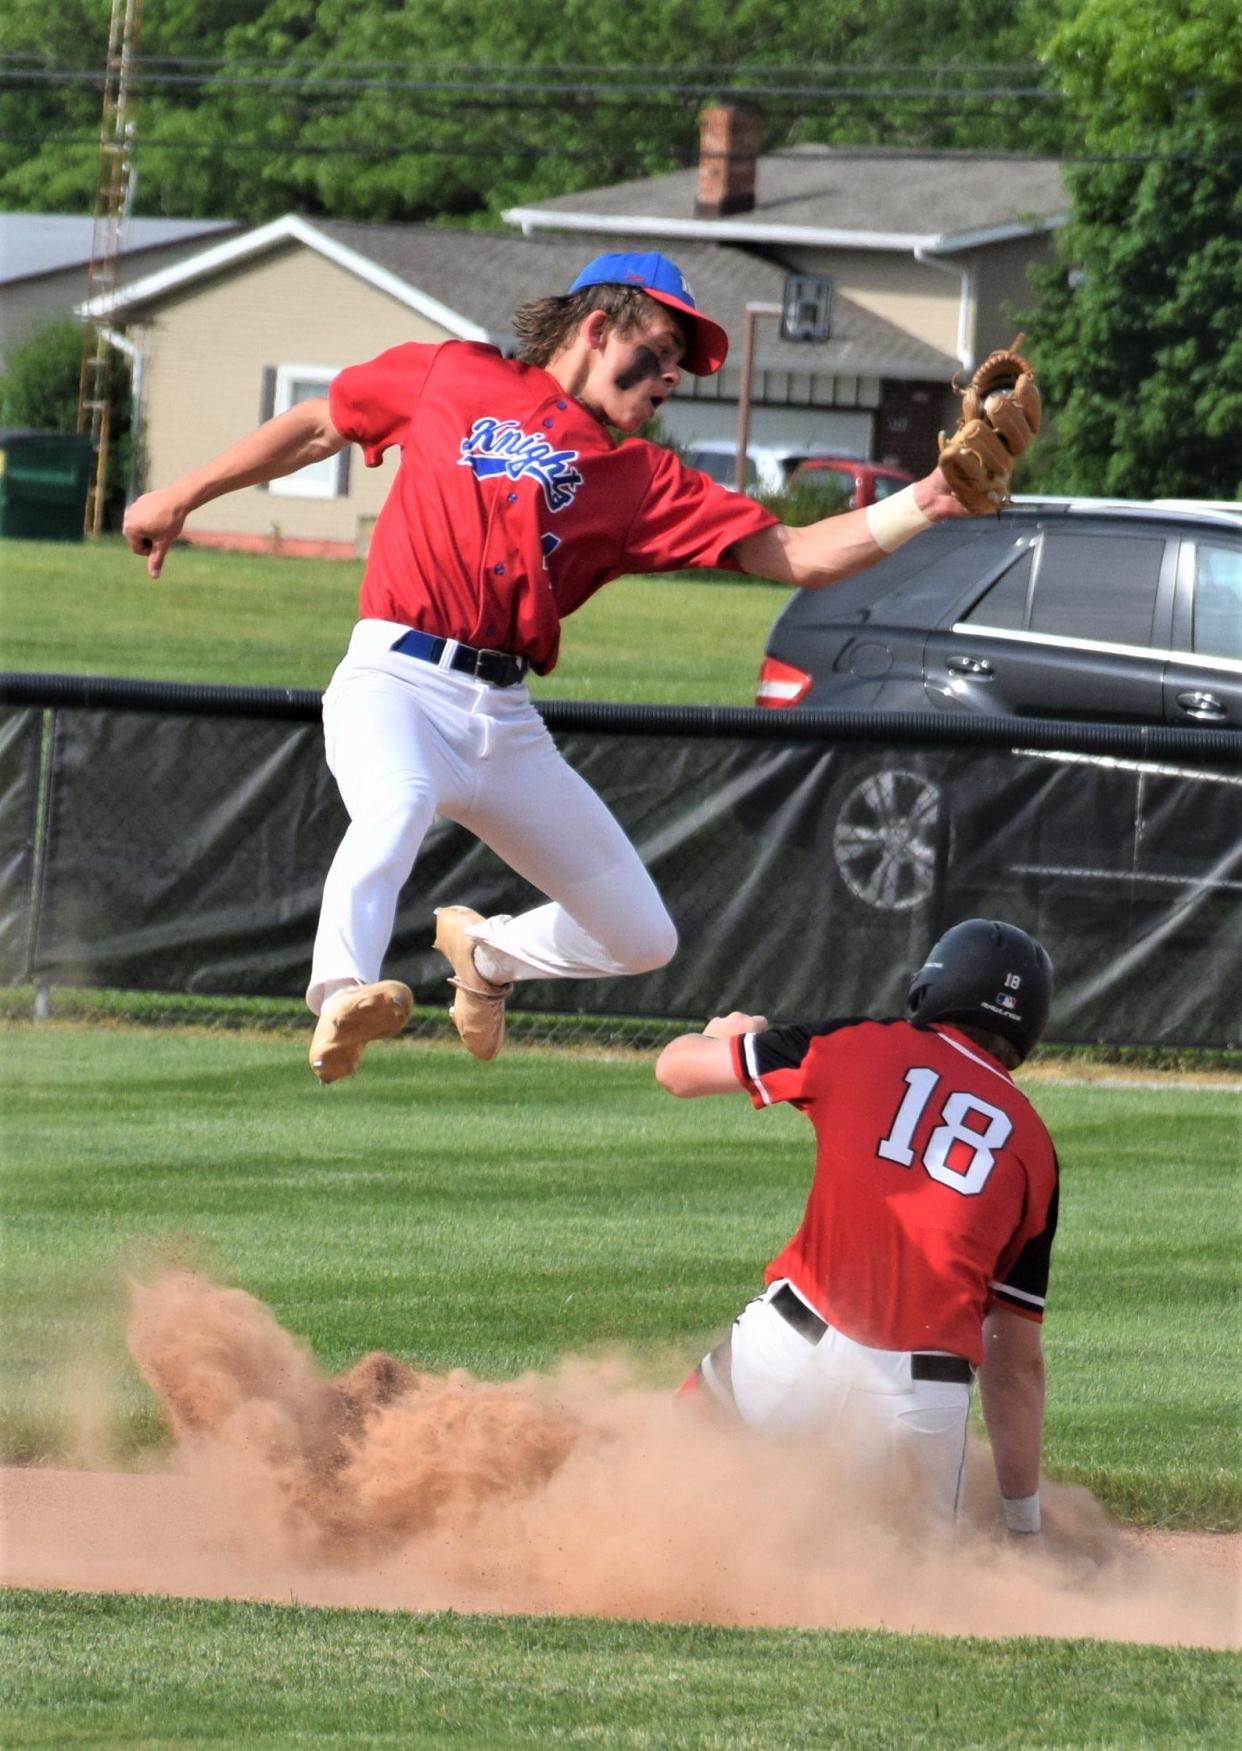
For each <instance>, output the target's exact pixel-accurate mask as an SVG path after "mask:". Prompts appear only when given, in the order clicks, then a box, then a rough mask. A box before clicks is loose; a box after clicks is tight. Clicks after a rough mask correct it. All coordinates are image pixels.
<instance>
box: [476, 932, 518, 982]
mask: <svg viewBox="0 0 1242 1751" xmlns="http://www.w3.org/2000/svg"><path fill="white" fill-rule="evenodd" d="M474 964H475V966H476V968H477V969H478V971H479V972H480V973H481V974H482V975H483V977H484V978H485V979H486V980H487V982H488V984H489V985H510V984H512V982H513V976H514V973H515V971H516V968H515V967H514V965H513V962H512V961H511V960H510V959H509V957H508V955H506V954H502V953H501V952H500V950H499V949H495V948H491V947H489V945H488V944H487V943H485V942H476V943H475V945H474Z"/></svg>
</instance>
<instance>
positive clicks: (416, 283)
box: [81, 214, 957, 381]
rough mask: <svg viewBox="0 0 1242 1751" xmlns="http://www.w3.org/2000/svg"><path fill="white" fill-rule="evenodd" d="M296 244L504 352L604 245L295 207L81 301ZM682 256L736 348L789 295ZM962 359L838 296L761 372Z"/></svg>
mask: <svg viewBox="0 0 1242 1751" xmlns="http://www.w3.org/2000/svg"><path fill="white" fill-rule="evenodd" d="M290 244H295V245H296V244H301V245H302V246H303V247H305V248H308V249H313V250H315V251H317V252H318V253H319V254H321V255H323V256H325V257H326V258H327V259H329V260H331V261H334V262H336V263H337V265H338V266H340V267H342V268H344V269H345V270H346V271H347V272H350V273H353V274H356V275H357V276H358V277H359V278H360V279H363V280H365V281H367V282H368V283H369V284H371V285H373V286H375V287H376V289H377V290H379V291H381V292H384V293H386V294H387V295H389V296H391V297H393V298H395V299H396V300H397V301H398V302H399V303H402V304H405V305H406V306H408V307H409V308H410V309H412V310H417V311H418V312H419V313H420V314H422V315H424V316H426V317H428V318H429V319H430V320H432V321H434V322H436V323H438V324H439V325H440V326H441V327H444V328H446V329H447V330H448V332H449V333H450V334H454V335H457V336H459V337H460V338H461V339H463V340H481V341H490V342H491V343H492V344H493V345H496V346H500V347H502V348H505V347H511V346H512V344H513V331H512V328H511V327H510V318H511V316H512V313H513V311H514V310H515V309H517V307H518V306H519V305H520V304H523V303H525V302H526V301H527V300H529V299H531V298H539V297H544V296H547V295H548V294H549V293H551V292H557V291H561V290H564V289H566V288H568V286H569V285H570V284H571V282H572V281H573V279H574V277H575V275H576V274H577V273H578V271H579V269H580V268H581V267H582V266H583V264H584V262H585V261H586V260H587V259H588V258H589V257H590V256H591V255H593V254H596V253H598V248H602V247H603V243H602V242H600V243H599V244H598V245H597V244H590V245H588V244H586V243H584V242H583V241H582V240H581V239H578V238H572V237H571V238H568V239H565V238H557V237H520V236H516V235H514V234H513V233H511V232H504V231H458V230H451V229H448V228H446V227H443V226H433V225H367V224H361V223H357V222H354V221H352V220H345V219H315V220H309V219H303V218H300V217H298V216H297V215H295V214H287V215H286V216H285V217H284V218H283V219H276V220H273V221H272V222H271V223H270V224H268V225H263V226H260V227H258V229H257V230H254V231H250V232H247V233H245V234H244V235H243V236H241V237H233V238H230V239H228V240H227V241H225V242H223V243H219V244H216V245H214V246H212V247H210V248H208V249H205V250H202V251H200V252H199V253H198V254H196V255H193V256H190V257H188V258H187V259H186V260H184V261H181V262H178V263H177V264H175V265H174V266H173V267H169V268H165V269H163V270H161V271H160V272H158V273H154V274H150V275H147V276H146V277H145V278H143V279H141V280H137V281H135V282H134V283H133V284H132V285H130V286H129V287H128V288H126V289H125V290H123V291H121V292H119V293H118V294H117V295H116V296H115V297H114V298H111V299H104V298H100V299H95V300H93V301H91V302H90V303H88V304H85V305H83V306H82V307H81V309H82V313H83V314H86V315H90V316H104V317H107V318H109V319H110V320H112V321H125V320H127V319H131V320H132V319H135V318H140V317H141V316H142V315H143V314H144V313H145V312H146V311H147V310H149V309H150V308H151V307H152V306H154V305H155V304H158V302H159V301H160V300H161V299H162V298H164V297H165V296H167V295H168V294H170V293H173V292H176V293H178V294H181V293H184V291H185V290H186V289H187V288H188V287H190V286H192V285H193V284H194V282H195V281H203V282H205V281H207V280H209V279H211V278H214V277H216V276H217V275H219V274H222V273H227V272H234V271H240V270H243V269H244V266H245V264H246V262H248V261H250V260H254V259H257V258H258V257H259V256H261V255H264V254H267V253H269V252H270V251H272V250H274V249H280V248H287V247H288V246H289V245H290ZM676 256H677V263H678V266H679V267H680V268H681V269H682V270H683V272H684V273H685V274H686V276H687V278H688V279H689V281H690V283H691V285H692V286H693V287H694V292H695V297H696V299H697V301H698V303H699V305H700V306H701V308H702V309H704V310H706V311H708V312H710V314H711V315H712V316H713V317H715V319H716V320H717V321H718V322H720V323H722V324H723V325H724V327H725V328H726V329H727V330H728V331H729V335H730V339H731V340H732V342H733V345H734V348H735V349H736V348H738V347H740V345H741V340H742V328H743V321H744V311H745V306H746V304H747V303H748V302H756V301H763V302H777V303H778V302H779V301H780V298H781V294H782V291H783V288H784V281H785V270H784V268H783V267H780V266H778V265H776V264H774V263H772V262H769V261H766V260H764V259H763V258H761V257H759V256H756V255H751V254H749V253H748V252H746V251H744V250H740V249H729V248H726V247H723V246H722V245H720V244H717V243H702V242H689V243H686V244H684V245H679V247H678V249H677V251H676ZM956 364H957V360H956V359H955V358H953V357H951V356H950V355H948V354H946V353H942V352H940V351H938V350H937V349H936V348H935V347H931V346H928V345H927V344H926V343H924V342H921V341H919V340H918V339H917V338H916V337H915V336H913V335H911V334H909V333H907V332H906V331H905V330H904V329H901V328H898V327H897V326H896V325H895V324H893V323H890V322H886V321H885V320H884V319H883V318H882V317H879V316H875V315H873V314H872V313H871V312H870V311H867V310H864V309H863V308H862V306H861V305H858V304H856V303H854V302H853V301H852V300H851V299H849V298H846V297H843V296H840V295H838V296H837V297H836V299H835V300H834V306H833V332H832V337H831V339H829V340H828V341H826V342H823V343H818V344H810V343H792V342H785V341H781V340H780V339H779V336H778V335H777V332H776V327H775V324H774V323H771V322H766V323H761V324H759V325H758V332H757V344H756V349H755V365H756V368H757V369H759V370H763V369H765V368H766V369H770V370H787V371H788V370H792V371H814V372H817V373H831V374H834V375H838V376H901V377H913V378H928V379H935V380H941V381H943V380H944V378H945V377H946V376H947V375H948V374H949V373H950V372H951V371H952V370H953V368H954V366H955V365H956Z"/></svg>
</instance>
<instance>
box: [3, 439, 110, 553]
mask: <svg viewBox="0 0 1242 1751" xmlns="http://www.w3.org/2000/svg"><path fill="white" fill-rule="evenodd" d="M94 461H95V451H94V445H93V444H92V443H91V440H90V437H89V435H88V434H87V433H86V432H32V431H0V536H5V535H7V536H9V537H10V538H12V539H14V540H23V541H81V539H82V527H83V523H84V521H85V518H86V496H87V493H88V492H89V491H90V484H91V469H92V468H93V467H94Z"/></svg>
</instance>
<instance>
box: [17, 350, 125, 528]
mask: <svg viewBox="0 0 1242 1751" xmlns="http://www.w3.org/2000/svg"><path fill="white" fill-rule="evenodd" d="M87 338H88V339H89V341H90V344H91V345H92V346H93V345H94V335H93V331H90V330H88V331H87ZM82 345H83V331H82V329H81V328H80V326H79V325H78V324H77V323H76V322H74V321H73V320H72V318H70V317H67V316H63V317H61V316H58V317H53V318H51V319H50V320H49V321H47V322H44V323H41V324H40V325H39V326H38V327H37V328H35V329H32V330H31V332H30V333H29V334H28V335H26V336H25V337H24V338H23V339H21V340H16V341H12V342H10V344H9V346H8V348H7V349H6V351H5V354H4V365H3V371H2V372H0V426H6V427H23V426H25V427H29V428H31V429H32V430H36V431H44V432H71V431H73V430H74V428H75V426H76V424H77V417H78V382H79V376H80V372H81V364H82ZM131 411H132V398H131V394H130V377H129V367H128V365H127V364H126V362H125V360H124V359H121V358H118V359H116V360H115V361H114V369H113V372H112V395H111V401H110V405H109V429H110V433H111V437H110V442H109V446H108V481H107V513H108V514H107V519H106V520H107V522H108V524H109V526H110V527H115V526H116V524H117V523H118V522H119V517H120V513H121V512H122V511H123V509H124V504H125V498H126V494H127V492H128V489H129V476H130V467H131V460H132V455H133V448H132V429H131Z"/></svg>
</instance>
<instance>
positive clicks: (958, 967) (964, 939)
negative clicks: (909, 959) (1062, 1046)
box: [906, 918, 1052, 1058]
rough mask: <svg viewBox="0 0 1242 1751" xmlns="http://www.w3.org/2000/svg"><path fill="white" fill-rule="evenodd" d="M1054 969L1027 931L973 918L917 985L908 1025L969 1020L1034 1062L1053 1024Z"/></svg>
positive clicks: (938, 951)
mask: <svg viewBox="0 0 1242 1751" xmlns="http://www.w3.org/2000/svg"><path fill="white" fill-rule="evenodd" d="M1051 1001H1052V962H1051V960H1050V959H1049V958H1048V951H1047V950H1046V949H1044V948H1042V947H1041V946H1040V944H1039V943H1037V942H1036V941H1035V938H1034V937H1033V936H1028V935H1027V934H1026V931H1025V930H1019V929H1018V927H1017V925H1016V924H1000V923H997V921H996V920H995V919H991V918H968V919H967V920H966V922H965V923H964V924H955V925H954V926H953V928H952V930H946V931H945V933H944V935H943V936H942V937H941V938H940V941H939V942H938V943H937V944H936V945H935V947H934V948H933V949H932V951H931V953H930V954H929V955H928V957H927V960H926V961H925V962H924V964H923V965H922V966H921V967H920V968H919V970H918V972H917V973H916V974H915V975H914V978H913V979H912V980H911V982H910V990H909V992H908V993H907V995H906V1020H907V1021H912V1022H913V1023H914V1025H915V1026H916V1027H926V1026H928V1024H929V1023H931V1022H933V1021H964V1022H970V1023H972V1024H973V1025H974V1026H975V1027H979V1028H986V1029H987V1031H988V1032H989V1033H993V1034H999V1035H1000V1037H1001V1039H1003V1040H1008V1041H1009V1043H1010V1045H1012V1046H1014V1047H1016V1049H1017V1050H1018V1051H1019V1052H1021V1054H1022V1056H1023V1057H1024V1058H1029V1057H1030V1055H1031V1053H1032V1052H1033V1051H1034V1050H1035V1047H1036V1045H1037V1044H1038V1043H1039V1036H1040V1035H1041V1034H1042V1033H1043V1031H1044V1028H1045V1027H1046V1026H1047V1023H1048V1006H1049V1004H1050V1003H1051Z"/></svg>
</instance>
